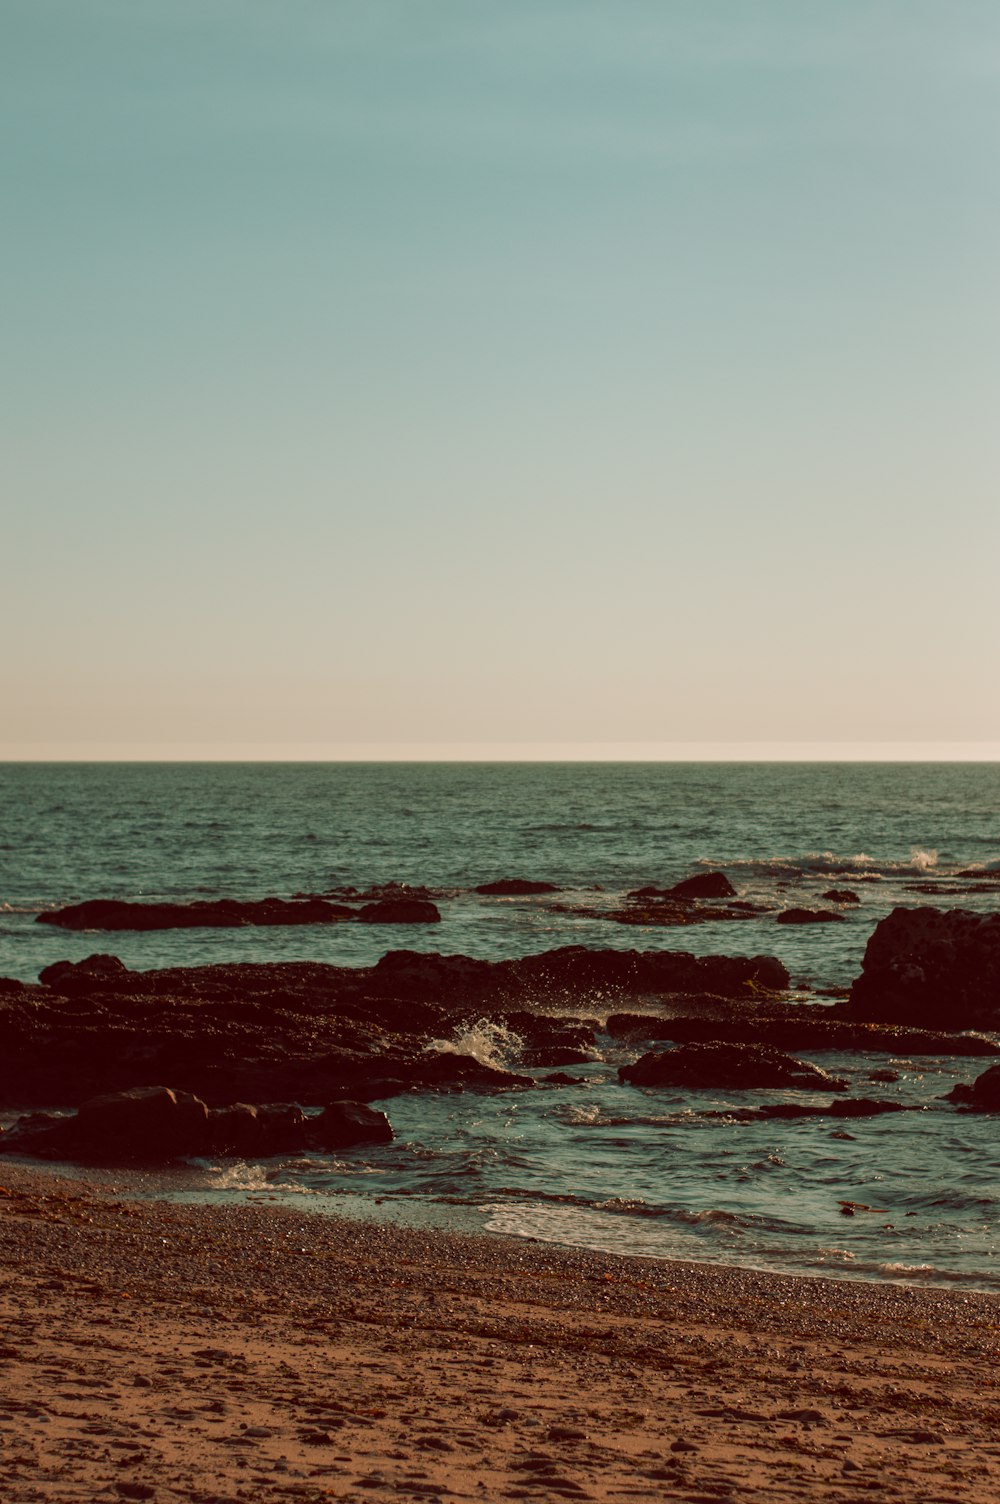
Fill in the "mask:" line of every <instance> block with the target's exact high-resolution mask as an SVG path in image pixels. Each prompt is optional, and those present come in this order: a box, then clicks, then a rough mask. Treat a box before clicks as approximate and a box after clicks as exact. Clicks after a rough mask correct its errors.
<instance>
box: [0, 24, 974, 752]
mask: <svg viewBox="0 0 1000 1504" xmlns="http://www.w3.org/2000/svg"><path fill="white" fill-rule="evenodd" d="M998 163H1000V6H998V5H997V4H996V3H995V0H981V3H978V0H935V3H926V0H752V3H748V0H602V3H593V0H350V3H347V0H86V3H81V0H0V173H2V192H3V204H4V221H5V225H4V234H3V251H2V255H3V258H4V263H5V266H4V276H3V280H2V284H0V298H2V303H3V315H2V331H3V332H2V349H3V357H2V365H3V371H4V375H3V382H4V390H3V400H2V412H0V423H2V426H3V437H2V446H0V450H2V452H0V467H2V475H0V482H2V505H3V522H2V531H0V549H2V565H3V568H2V588H0V624H2V630H3V646H4V651H3V653H2V656H0V756H7V757H17V756H41V757H49V756H52V757H61V756H91V755H93V756H115V755H122V756H126V755H127V756H157V757H170V756H174V755H181V756H198V755H206V756H217V755H233V756H255V755H260V756H322V755H365V756H367V755H380V753H382V754H385V755H406V756H410V755H421V754H422V753H428V754H429V755H448V754H449V753H450V752H452V751H454V752H456V753H457V754H461V755H465V754H468V753H470V749H471V753H472V755H499V756H505V755H533V754H534V753H538V752H540V753H541V754H543V755H551V754H553V753H554V754H555V755H590V754H591V753H592V754H593V755H618V754H619V753H622V754H623V755H631V753H630V751H629V749H632V753H634V752H635V749H636V748H639V749H640V752H639V753H638V754H636V755H659V754H660V753H664V754H665V755H674V753H676V751H677V748H678V746H680V752H681V754H682V755H686V753H688V752H690V753H691V754H692V755H713V753H712V752H711V750H710V749H712V748H715V749H718V748H719V747H720V746H721V747H722V748H723V750H724V749H725V748H726V747H728V746H730V745H731V744H739V746H740V747H744V748H746V747H747V746H750V747H751V748H757V749H758V750H759V749H760V748H761V746H762V745H766V746H768V747H771V748H775V747H777V748H778V749H779V753H780V748H781V747H782V746H784V745H785V744H790V743H791V744H796V745H797V746H800V747H801V746H803V745H804V746H805V749H806V751H807V753H808V752H810V751H812V752H815V753H816V754H817V755H825V754H827V753H828V752H830V751H831V750H832V751H833V755H837V753H836V747H837V746H841V748H842V749H843V747H844V744H849V745H850V746H852V747H854V748H855V749H857V748H858V747H860V748H861V749H862V750H861V753H860V754H857V753H854V754H852V753H850V752H847V753H846V755H864V754H865V749H866V748H868V749H869V750H870V745H871V744H873V743H877V744H886V745H888V746H891V747H895V748H896V749H898V750H901V751H902V753H903V755H905V754H906V752H907V749H908V748H913V747H926V746H927V745H928V744H934V745H935V746H936V747H937V748H938V749H939V751H940V748H941V746H942V744H947V745H948V746H953V747H954V746H955V745H956V744H957V746H958V747H959V748H960V749H961V750H960V751H959V752H958V755H979V754H981V753H984V749H985V753H986V754H988V755H1000V694H998V692H997V690H998V677H1000V676H998V663H1000V603H998V588H997V586H998V563H1000V496H998V487H997V479H998V474H1000V463H998V462H1000V423H998V421H997V419H998V397H1000V193H998V191H997V190H998ZM595 749H597V750H595ZM642 749H644V751H643V750H642ZM657 749H658V750H657ZM670 749H674V752H673V753H672V752H671V750H670ZM706 749H709V750H707V751H706ZM970 749H971V750H970ZM977 749H978V752H977ZM945 755H947V754H945Z"/></svg>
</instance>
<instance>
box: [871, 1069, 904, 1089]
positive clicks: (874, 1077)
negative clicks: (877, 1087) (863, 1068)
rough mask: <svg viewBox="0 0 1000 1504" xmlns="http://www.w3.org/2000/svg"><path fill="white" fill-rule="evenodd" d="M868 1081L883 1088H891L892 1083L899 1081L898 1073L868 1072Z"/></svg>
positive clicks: (890, 1071)
mask: <svg viewBox="0 0 1000 1504" xmlns="http://www.w3.org/2000/svg"><path fill="white" fill-rule="evenodd" d="M868 1079H869V1081H874V1082H876V1083H881V1084H882V1085H885V1086H891V1085H892V1083H893V1082H894V1081H898V1080H899V1072H898V1071H893V1070H879V1071H869V1072H868Z"/></svg>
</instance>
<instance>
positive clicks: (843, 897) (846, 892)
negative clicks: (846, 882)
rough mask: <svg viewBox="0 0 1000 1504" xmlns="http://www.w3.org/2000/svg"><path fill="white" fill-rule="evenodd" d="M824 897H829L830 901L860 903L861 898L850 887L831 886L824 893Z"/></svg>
mask: <svg viewBox="0 0 1000 1504" xmlns="http://www.w3.org/2000/svg"><path fill="white" fill-rule="evenodd" d="M822 897H823V898H826V899H829V901H830V903H860V902H861V899H860V898H859V897H858V895H857V894H856V893H852V892H851V889H850V888H830V889H829V890H828V891H827V892H826V893H824V894H822Z"/></svg>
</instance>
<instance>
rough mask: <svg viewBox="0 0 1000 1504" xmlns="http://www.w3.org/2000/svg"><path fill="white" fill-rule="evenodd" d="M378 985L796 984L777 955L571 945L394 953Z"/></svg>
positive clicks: (454, 989)
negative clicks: (534, 950) (515, 953)
mask: <svg viewBox="0 0 1000 1504" xmlns="http://www.w3.org/2000/svg"><path fill="white" fill-rule="evenodd" d="M371 982H372V984H373V985H374V987H376V988H378V989H380V990H381V989H384V990H386V991H391V992H393V993H395V994H397V995H402V994H405V995H406V996H407V997H425V996H429V997H433V998H435V999H436V1000H445V1001H457V1000H459V999H461V1000H463V1001H471V1000H472V999H477V1000H487V999H500V998H506V999H507V1000H508V1001H510V1002H513V1001H514V1000H515V999H524V1000H528V1001H530V1002H532V1003H535V1002H536V1001H543V1000H544V1001H546V1002H548V1001H557V1002H560V1003H562V1002H564V1001H565V1000H566V999H567V998H570V997H571V998H574V999H579V998H584V999H590V998H594V997H597V998H600V999H603V998H605V997H606V996H608V995H609V994H613V993H618V992H623V993H632V994H635V993H665V992H669V993H690V992H694V993H701V992H712V993H715V994H717V995H719V996H720V997H738V996H745V995H746V994H747V993H748V992H750V991H752V990H754V989H760V988H764V989H768V990H772V991H780V990H781V989H783V988H786V987H787V986H788V972H787V971H786V970H785V967H784V966H783V965H782V963H781V962H780V961H778V960H777V959H776V958H775V957H774V956H692V955H690V954H689V953H688V952H687V951H636V950H604V949H599V948H597V947H591V946H586V945H567V946H563V947H561V948H560V949H559V950H550V951H543V952H542V953H541V954H540V955H536V956H524V957H523V958H521V959H520V960H517V961H478V960H473V959H471V958H470V957H469V956H442V955H437V954H429V955H428V954H422V953H418V952H415V951H390V952H389V953H388V955H385V956H383V957H382V959H381V961H379V962H378V964H377V965H376V966H375V967H374V968H373V969H372V972H371Z"/></svg>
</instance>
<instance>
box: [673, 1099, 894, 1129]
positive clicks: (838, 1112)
mask: <svg viewBox="0 0 1000 1504" xmlns="http://www.w3.org/2000/svg"><path fill="white" fill-rule="evenodd" d="M923 1110H924V1109H923V1107H922V1106H921V1105H920V1104H919V1103H912V1104H911V1103H907V1102H888V1101H885V1100H882V1099H879V1098H875V1097H841V1098H839V1099H838V1098H834V1099H833V1100H832V1101H830V1102H828V1103H827V1104H826V1105H825V1106H815V1105H812V1104H808V1105H807V1104H805V1103H798V1102H770V1103H767V1104H766V1105H765V1106H763V1107H736V1108H727V1109H726V1110H725V1111H715V1112H699V1113H698V1114H697V1116H698V1117H701V1118H726V1119H732V1120H734V1121H735V1122H738V1123H762V1122H770V1121H778V1122H785V1121H789V1122H790V1121H792V1120H794V1119H796V1118H875V1117H881V1116H882V1114H883V1113H887V1112H923ZM830 1137H831V1138H844V1139H851V1138H852V1135H851V1134H849V1133H832V1134H831V1135H830Z"/></svg>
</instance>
